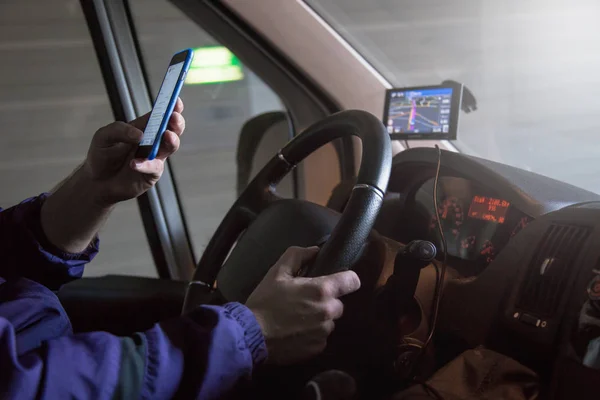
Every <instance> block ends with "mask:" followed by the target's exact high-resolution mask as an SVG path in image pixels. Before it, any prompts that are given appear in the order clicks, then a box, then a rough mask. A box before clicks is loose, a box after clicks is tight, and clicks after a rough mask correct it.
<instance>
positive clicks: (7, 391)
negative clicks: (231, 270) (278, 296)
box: [0, 303, 266, 400]
mask: <svg viewBox="0 0 600 400" xmlns="http://www.w3.org/2000/svg"><path fill="white" fill-rule="evenodd" d="M265 357H266V348H265V343H264V339H263V337H262V334H261V332H260V328H259V325H258V323H257V322H256V320H255V319H254V316H253V314H252V313H251V312H250V310H248V309H247V308H246V307H245V306H243V305H241V304H239V303H229V304H226V305H225V306H224V307H217V306H203V307H199V308H198V309H197V310H195V311H194V312H193V313H191V314H189V315H188V316H184V317H179V318H176V319H173V320H171V321H167V322H163V323H160V324H156V325H154V326H153V327H152V328H151V329H149V330H147V331H145V332H143V333H138V334H136V335H134V336H132V337H127V338H120V337H117V336H113V335H110V334H108V333H105V332H94V333H85V334H77V335H71V336H63V337H59V338H56V339H52V340H49V341H47V342H45V343H44V344H43V345H42V346H41V347H40V348H38V349H36V350H32V351H30V352H28V353H25V354H23V355H21V356H19V355H18V354H17V353H16V351H15V333H14V330H13V328H12V326H11V325H10V323H8V321H7V320H6V319H3V318H0V371H2V373H1V374H0V393H2V398H3V399H23V400H27V399H34V398H43V399H67V398H76V399H87V398H93V399H113V398H123V399H125V398H126V399H134V398H142V399H170V398H173V397H177V398H196V399H219V398H223V397H226V396H228V395H229V394H231V393H232V391H234V390H235V388H236V386H237V384H239V383H240V382H241V381H244V380H247V379H249V378H250V375H251V373H252V370H253V367H254V366H255V365H256V364H257V363H260V362H261V361H262V360H264V358H265Z"/></svg>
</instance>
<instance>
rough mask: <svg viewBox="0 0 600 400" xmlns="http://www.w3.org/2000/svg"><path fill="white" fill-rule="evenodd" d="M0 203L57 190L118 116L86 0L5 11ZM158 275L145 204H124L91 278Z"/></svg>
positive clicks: (28, 2) (1, 17)
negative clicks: (141, 206) (85, 7)
mask: <svg viewBox="0 0 600 400" xmlns="http://www.w3.org/2000/svg"><path fill="white" fill-rule="evenodd" d="M0 9H1V12H0V38H1V39H0V60H2V74H0V121H1V122H2V134H0V188H2V189H1V190H0V206H2V207H9V206H11V205H14V204H15V203H17V202H19V201H21V200H23V199H25V198H27V197H31V196H35V195H38V194H40V193H42V192H44V191H48V190H50V189H52V188H53V187H54V186H55V185H56V184H57V183H58V182H60V181H61V180H62V179H63V178H65V177H66V176H67V175H68V174H69V173H71V172H72V171H73V169H75V167H77V165H79V164H80V163H81V162H82V161H83V159H84V157H85V154H86V152H87V149H88V146H89V144H90V141H91V139H92V135H93V134H94V132H95V131H96V130H97V129H98V128H99V127H101V126H103V125H106V124H108V123H110V122H111V121H112V120H113V119H114V117H113V115H112V112H111V108H110V104H109V101H108V98H107V96H106V89H105V87H104V83H103V81H102V75H101V73H100V70H99V68H98V62H97V58H96V54H95V52H94V48H93V45H92V41H91V38H90V34H89V31H88V28H87V25H86V22H85V19H84V17H83V13H82V11H81V7H80V6H79V4H78V2H72V1H69V2H68V1H59V2H55V1H54V2H40V1H36V0H20V1H10V2H8V3H7V4H3V5H2V6H0ZM110 273H112V274H130V275H144V276H156V269H155V267H154V263H153V260H152V257H151V254H150V249H149V247H148V242H147V239H146V234H145V232H144V228H143V225H142V222H141V218H140V213H139V210H138V206H137V203H136V202H135V201H129V202H126V203H123V204H121V205H119V206H118V207H117V208H116V210H115V211H114V213H113V215H112V216H111V218H110V219H109V221H108V222H107V224H106V226H105V228H104V229H103V231H102V232H101V252H100V254H99V255H98V257H96V259H95V260H94V261H93V262H92V264H91V265H90V266H89V267H88V268H86V272H85V275H86V276H94V275H105V274H110Z"/></svg>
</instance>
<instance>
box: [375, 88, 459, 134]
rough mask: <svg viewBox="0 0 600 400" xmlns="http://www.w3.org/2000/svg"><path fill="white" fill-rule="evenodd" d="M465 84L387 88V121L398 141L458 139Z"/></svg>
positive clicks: (385, 114) (391, 132)
mask: <svg viewBox="0 0 600 400" xmlns="http://www.w3.org/2000/svg"><path fill="white" fill-rule="evenodd" d="M461 97H462V85H460V84H459V85H442V86H439V85H438V86H418V87H410V88H395V89H389V90H387V91H386V98H385V111H384V115H383V123H384V125H385V126H386V128H387V131H388V133H389V134H390V137H391V139H394V140H443V139H446V140H454V139H456V136H457V130H458V115H459V110H460V102H461Z"/></svg>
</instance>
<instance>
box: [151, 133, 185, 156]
mask: <svg viewBox="0 0 600 400" xmlns="http://www.w3.org/2000/svg"><path fill="white" fill-rule="evenodd" d="M179 144H180V141H179V136H177V134H176V133H175V132H173V131H165V133H164V135H163V138H162V143H161V144H160V148H159V149H158V154H157V155H156V158H158V159H159V160H163V161H164V160H166V159H167V157H169V156H170V155H171V154H173V153H175V152H176V151H177V150H178V149H179Z"/></svg>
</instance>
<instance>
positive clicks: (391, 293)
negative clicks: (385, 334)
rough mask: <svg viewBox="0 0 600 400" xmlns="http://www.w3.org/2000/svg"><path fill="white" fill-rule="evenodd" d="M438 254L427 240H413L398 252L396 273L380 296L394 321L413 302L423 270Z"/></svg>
mask: <svg viewBox="0 0 600 400" xmlns="http://www.w3.org/2000/svg"><path fill="white" fill-rule="evenodd" d="M436 254H437V250H436V247H435V245H434V244H433V243H431V242H428V241H426V240H413V241H412V242H410V243H408V244H407V245H406V246H404V247H403V248H402V249H400V250H399V251H398V253H397V254H396V259H395V260H394V272H393V273H392V275H391V276H390V277H389V278H388V280H387V282H386V284H385V286H384V287H383V289H382V292H381V293H380V296H379V297H380V301H382V302H383V303H382V304H383V305H384V308H385V309H386V310H388V311H389V312H388V313H387V315H388V316H389V317H390V318H391V319H392V320H396V319H397V318H398V316H400V314H401V313H402V311H403V310H406V309H407V307H408V305H409V304H410V302H412V300H413V297H414V294H415V290H416V289H417V283H418V282H419V274H420V272H421V269H423V268H424V267H426V266H427V265H429V264H430V263H431V261H433V260H434V259H435V256H436Z"/></svg>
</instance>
